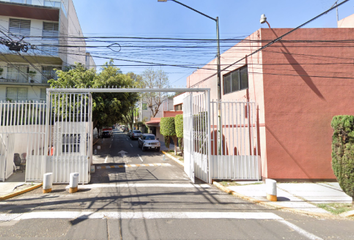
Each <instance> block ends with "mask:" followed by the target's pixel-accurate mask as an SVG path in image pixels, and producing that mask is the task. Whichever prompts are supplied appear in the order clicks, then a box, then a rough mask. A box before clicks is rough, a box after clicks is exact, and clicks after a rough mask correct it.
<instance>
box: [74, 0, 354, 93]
mask: <svg viewBox="0 0 354 240" xmlns="http://www.w3.org/2000/svg"><path fill="white" fill-rule="evenodd" d="M73 1H74V5H75V8H76V12H77V15H78V17H79V21H80V25H81V28H82V30H83V33H84V35H85V37H107V36H110V37H120V38H114V39H109V40H110V42H105V41H104V40H105V39H103V38H97V39H95V42H90V43H88V44H89V45H93V46H101V48H96V47H94V48H91V49H88V51H90V52H92V54H93V55H94V56H98V57H99V58H95V62H96V64H97V65H102V64H104V63H105V62H107V61H108V60H109V58H110V57H113V58H115V64H117V65H119V66H120V69H121V70H122V71H123V73H127V72H134V73H136V74H141V73H142V72H143V71H144V70H145V69H146V68H148V67H149V65H150V64H152V65H151V66H152V68H154V69H162V70H163V71H165V72H166V73H167V74H168V76H169V81H170V84H171V85H172V86H178V87H185V85H186V77H187V76H188V75H190V74H191V73H193V71H195V70H196V68H197V67H198V66H200V67H201V66H203V65H204V64H207V63H208V62H209V61H210V60H212V59H213V58H214V57H215V56H216V44H215V43H210V42H208V41H201V40H197V41H187V40H183V41H182V40H173V41H169V42H164V41H161V40H160V39H159V38H183V39H215V38H216V24H215V22H214V21H213V20H211V19H208V18H206V17H204V16H202V15H199V14H198V13H196V12H193V11H191V10H190V9H188V8H185V7H183V6H181V5H179V4H177V3H175V2H172V1H168V2H158V1H157V0H101V1H97V0H73ZM179 1H180V2H182V3H184V4H186V5H188V6H190V7H192V8H195V9H197V10H198V11H200V12H203V13H205V14H207V15H209V16H211V17H213V18H215V17H217V16H218V17H219V21H220V38H221V39H234V40H229V41H222V51H224V50H226V49H227V48H228V47H230V46H232V45H234V44H236V43H237V39H242V38H244V37H246V36H248V35H250V34H252V33H253V32H255V31H256V30H257V29H259V28H262V27H263V28H265V27H268V26H266V25H261V24H260V22H259V19H260V16H261V14H266V16H267V19H268V22H269V23H270V25H271V27H272V28H294V27H297V26H299V25H300V24H302V23H304V22H306V21H308V20H309V19H311V18H313V17H315V16H317V15H318V14H320V13H322V12H324V11H325V10H327V9H329V8H330V7H331V6H332V5H333V4H334V3H335V0H296V1H294V0H248V1H247V0H243V1H239V0H179ZM342 1H343V0H339V1H338V2H342ZM338 12H339V19H342V18H344V17H347V16H349V15H351V14H354V1H349V2H347V3H345V4H343V5H342V6H340V7H339V8H338ZM336 18H337V17H336V11H335V10H333V11H332V12H330V13H328V14H326V15H325V16H322V17H321V18H319V19H317V20H315V21H313V22H312V23H310V24H309V25H307V26H306V27H311V28H335V27H336V26H337V22H336ZM121 37H124V38H121ZM125 37H137V38H154V39H152V40H146V39H134V40H132V39H131V38H125ZM156 38H157V39H156ZM97 41H100V42H97ZM102 41H103V42H102ZM132 41H133V42H132ZM110 44H114V45H112V46H111V48H107V46H108V45H110ZM186 47H187V48H186ZM111 49H113V51H112V50H111ZM118 59H120V60H123V61H120V60H118ZM136 61H138V62H136ZM161 64H166V65H176V66H178V67H174V66H159V65H161ZM133 65H136V66H133ZM181 65H182V66H181Z"/></svg>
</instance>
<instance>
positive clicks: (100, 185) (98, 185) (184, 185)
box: [67, 183, 210, 189]
mask: <svg viewBox="0 0 354 240" xmlns="http://www.w3.org/2000/svg"><path fill="white" fill-rule="evenodd" d="M117 187H120V188H122V187H127V188H139V187H141V188H198V189H199V188H210V185H208V184H196V185H193V184H191V183H95V184H85V185H79V189H92V188H117ZM67 188H69V186H67Z"/></svg>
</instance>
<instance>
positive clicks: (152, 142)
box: [138, 133, 161, 151]
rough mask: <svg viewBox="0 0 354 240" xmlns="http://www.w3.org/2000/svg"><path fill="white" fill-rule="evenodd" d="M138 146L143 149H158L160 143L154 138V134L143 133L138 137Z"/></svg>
mask: <svg viewBox="0 0 354 240" xmlns="http://www.w3.org/2000/svg"><path fill="white" fill-rule="evenodd" d="M138 146H139V148H141V150H143V151H145V150H146V149H155V150H156V151H160V147H161V144H160V141H159V140H158V139H156V138H155V135H154V134H150V133H144V134H142V135H141V136H140V137H139V138H138Z"/></svg>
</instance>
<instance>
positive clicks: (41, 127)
mask: <svg viewBox="0 0 354 240" xmlns="http://www.w3.org/2000/svg"><path fill="white" fill-rule="evenodd" d="M45 106H46V105H45V103H43V102H16V101H15V102H0V180H1V181H5V180H6V179H7V178H9V177H10V175H11V174H12V173H13V170H14V168H16V166H15V163H14V154H15V153H17V154H19V156H20V157H21V164H23V167H25V169H26V171H25V181H41V180H42V176H43V172H44V169H43V162H44V161H45V156H46V151H47V148H46V147H45V144H44V143H45Z"/></svg>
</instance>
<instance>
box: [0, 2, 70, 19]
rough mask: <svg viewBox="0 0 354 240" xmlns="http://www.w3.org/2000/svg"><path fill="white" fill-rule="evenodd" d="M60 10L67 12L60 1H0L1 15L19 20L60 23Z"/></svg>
mask: <svg viewBox="0 0 354 240" xmlns="http://www.w3.org/2000/svg"><path fill="white" fill-rule="evenodd" d="M60 10H62V11H63V13H64V14H65V16H67V13H66V12H67V11H66V8H65V7H64V5H63V4H62V3H61V2H60V1H46V0H0V15H2V16H10V17H17V18H28V19H38V20H45V21H59V15H60Z"/></svg>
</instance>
